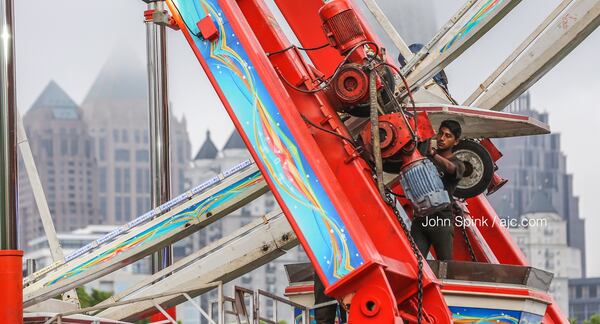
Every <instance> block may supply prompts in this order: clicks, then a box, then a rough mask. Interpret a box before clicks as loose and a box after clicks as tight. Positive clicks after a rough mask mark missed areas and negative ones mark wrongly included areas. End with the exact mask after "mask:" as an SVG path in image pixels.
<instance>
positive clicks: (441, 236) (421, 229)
mask: <svg viewBox="0 0 600 324" xmlns="http://www.w3.org/2000/svg"><path fill="white" fill-rule="evenodd" d="M461 132H462V129H461V127H460V124H459V123H458V122H457V121H454V120H444V121H443V122H442V123H441V124H440V128H439V130H438V133H437V137H436V139H437V149H434V148H432V147H430V148H429V152H428V157H429V159H430V160H431V161H432V162H433V164H435V166H436V167H437V169H438V171H439V172H440V177H441V178H442V183H443V184H444V189H446V191H447V192H448V195H449V196H450V200H452V195H453V194H454V190H456V186H457V185H458V182H459V181H460V179H461V178H462V176H463V173H464V172H465V165H464V164H463V163H462V162H461V161H460V160H459V159H457V158H456V157H455V156H454V153H453V148H454V146H456V145H457V144H458V142H459V141H460V135H461ZM453 218H454V217H453V213H452V206H449V207H448V208H447V209H444V210H441V211H438V212H436V213H434V214H432V215H425V216H421V217H418V218H415V219H413V223H412V226H411V229H410V232H411V235H412V237H413V239H414V240H415V243H416V244H417V247H418V248H419V250H420V251H421V254H423V256H424V257H427V254H428V253H429V247H430V246H431V245H433V248H434V250H435V254H436V256H437V258H438V260H441V261H448V260H451V259H452V240H453V238H454V221H453Z"/></svg>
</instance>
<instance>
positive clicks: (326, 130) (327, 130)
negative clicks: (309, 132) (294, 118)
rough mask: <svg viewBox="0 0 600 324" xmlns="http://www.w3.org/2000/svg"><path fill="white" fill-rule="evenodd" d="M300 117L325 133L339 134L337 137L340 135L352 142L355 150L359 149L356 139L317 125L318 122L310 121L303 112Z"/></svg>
mask: <svg viewBox="0 0 600 324" xmlns="http://www.w3.org/2000/svg"><path fill="white" fill-rule="evenodd" d="M300 117H302V120H304V122H306V123H307V124H309V125H310V126H312V127H314V128H316V129H318V130H320V131H323V132H325V133H328V134H331V135H333V136H337V137H339V138H341V139H343V140H344V141H347V142H348V143H350V145H352V147H354V149H355V150H358V146H357V145H356V143H354V140H353V139H351V138H348V137H346V136H344V135H342V134H338V133H336V132H334V131H331V130H329V129H326V128H323V127H321V126H319V125H317V124H315V123H313V122H312V121H310V120H309V119H308V118H307V117H306V116H304V115H303V114H300Z"/></svg>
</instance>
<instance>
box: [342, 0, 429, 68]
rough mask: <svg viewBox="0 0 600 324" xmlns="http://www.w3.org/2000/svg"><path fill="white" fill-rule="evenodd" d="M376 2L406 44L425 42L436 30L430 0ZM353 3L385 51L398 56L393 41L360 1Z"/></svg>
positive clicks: (392, 56) (391, 55)
mask: <svg viewBox="0 0 600 324" xmlns="http://www.w3.org/2000/svg"><path fill="white" fill-rule="evenodd" d="M377 3H378V5H379V7H380V8H381V9H382V10H383V12H384V13H385V14H386V16H387V17H388V19H389V20H390V22H391V23H392V25H393V26H394V27H395V28H396V30H397V31H398V34H400V36H401V37H402V39H403V40H404V42H405V43H406V44H408V45H410V44H414V43H421V44H427V43H428V42H429V41H430V40H431V38H433V36H434V35H435V33H436V32H437V29H438V26H437V24H436V16H435V11H434V10H433V8H434V5H433V1H432V0H379V1H377ZM354 4H355V5H356V6H357V7H358V8H359V9H360V11H361V12H362V13H363V16H364V17H365V19H366V20H367V22H368V23H369V26H370V27H371V29H372V30H373V31H374V33H375V34H376V35H378V37H379V38H380V39H381V41H382V42H383V45H384V46H385V48H386V50H387V53H388V54H389V55H390V57H391V58H392V59H394V60H395V59H396V58H397V57H398V50H397V49H396V47H395V46H394V43H393V42H392V41H391V39H390V38H389V37H388V36H387V34H386V33H385V31H384V30H383V28H382V27H381V26H380V25H379V23H378V22H377V21H376V20H375V18H374V17H373V15H372V14H371V12H370V11H369V10H368V9H367V8H366V6H365V5H364V4H363V3H362V1H356V2H354Z"/></svg>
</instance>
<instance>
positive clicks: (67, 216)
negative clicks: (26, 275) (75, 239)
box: [19, 81, 102, 251]
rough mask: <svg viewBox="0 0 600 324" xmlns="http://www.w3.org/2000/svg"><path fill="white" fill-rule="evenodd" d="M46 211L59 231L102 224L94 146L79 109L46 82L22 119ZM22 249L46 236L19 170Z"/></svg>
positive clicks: (30, 189)
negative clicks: (46, 205) (43, 196)
mask: <svg viewBox="0 0 600 324" xmlns="http://www.w3.org/2000/svg"><path fill="white" fill-rule="evenodd" d="M23 124H24V126H25V130H26V132H27V136H28V139H29V144H30V146H31V150H32V153H33V157H34V161H35V163H36V166H37V169H38V172H39V175H40V179H41V182H42V186H43V189H44V191H45V194H46V198H47V201H48V207H49V209H50V213H51V214H52V218H53V221H54V226H55V228H56V230H57V231H58V232H70V231H73V230H75V229H77V228H82V227H85V226H87V225H92V224H101V222H102V220H101V218H100V214H99V205H98V192H97V188H98V187H97V181H98V175H97V165H96V159H95V155H94V145H93V144H94V143H93V139H92V137H91V136H90V135H89V133H88V129H87V127H86V125H85V123H84V122H83V118H82V110H81V109H80V108H79V106H78V105H77V104H76V103H75V102H74V101H73V100H72V99H71V98H70V97H69V95H67V94H66V93H65V92H64V91H63V89H62V88H61V87H60V86H59V85H58V84H56V82H54V81H52V82H50V83H49V84H48V85H47V86H46V88H45V89H44V90H43V91H42V93H41V95H40V96H39V97H38V98H37V100H36V101H35V102H34V104H33V106H32V107H31V109H29V110H28V111H27V113H26V114H25V116H24V117H23ZM19 178H20V179H19V221H20V222H19V226H20V233H21V234H20V235H19V238H20V244H21V248H23V249H24V250H26V251H29V250H30V248H29V247H28V244H27V243H28V242H30V241H31V240H33V239H34V238H38V237H43V236H45V232H44V229H43V227H42V222H41V218H40V216H39V212H38V209H37V206H36V204H35V200H34V197H33V192H32V188H31V186H30V183H29V181H28V178H27V174H26V172H25V170H24V166H23V165H22V164H21V165H20V167H19Z"/></svg>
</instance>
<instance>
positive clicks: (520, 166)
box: [489, 93, 586, 276]
mask: <svg viewBox="0 0 600 324" xmlns="http://www.w3.org/2000/svg"><path fill="white" fill-rule="evenodd" d="M505 111H507V112H512V113H516V114H521V115H528V116H530V117H533V118H535V119H538V120H540V121H542V122H544V123H548V114H547V113H540V112H539V111H537V110H535V109H533V108H532V107H531V97H530V95H529V93H525V94H523V95H522V96H520V97H519V98H518V99H517V100H515V101H514V102H513V103H511V104H510V105H509V106H508V107H507V108H506V109H505ZM493 142H494V143H495V144H496V146H497V147H498V148H499V149H500V151H501V152H502V153H503V154H504V156H503V157H502V158H501V159H500V160H499V161H498V167H499V174H500V175H502V176H503V177H505V178H507V179H509V182H508V183H507V184H506V185H505V186H504V187H502V188H501V189H500V190H498V192H496V193H494V194H493V195H491V196H490V197H489V199H490V202H491V204H492V205H493V206H494V207H495V209H496V211H497V212H498V214H499V216H500V217H512V218H515V217H519V216H520V215H522V214H523V213H524V212H525V209H526V207H527V206H528V205H529V204H530V203H531V201H532V198H533V196H534V194H535V193H536V192H543V193H544V194H546V195H547V196H548V197H549V199H550V200H551V201H552V205H553V207H554V208H555V209H556V211H557V212H558V215H560V217H562V218H563V219H564V220H565V221H566V225H567V244H568V246H570V247H574V248H577V249H579V250H580V251H581V269H582V275H583V276H585V255H586V254H585V230H584V226H585V221H584V220H583V219H581V218H580V217H579V198H578V197H576V196H575V195H574V194H573V175H572V174H569V173H567V157H566V156H565V154H564V153H563V152H562V151H561V147H560V133H552V134H548V135H539V136H526V137H516V138H507V139H497V140H493Z"/></svg>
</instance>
